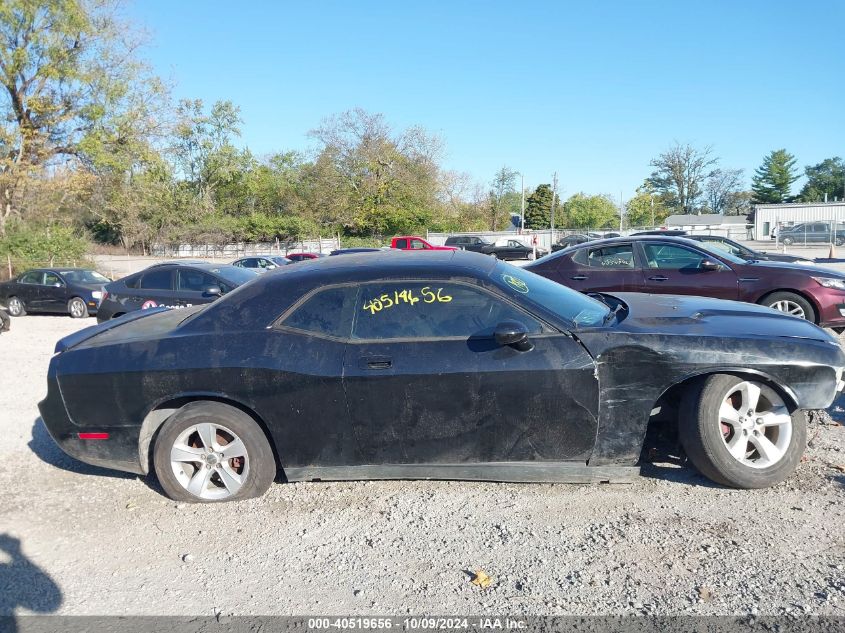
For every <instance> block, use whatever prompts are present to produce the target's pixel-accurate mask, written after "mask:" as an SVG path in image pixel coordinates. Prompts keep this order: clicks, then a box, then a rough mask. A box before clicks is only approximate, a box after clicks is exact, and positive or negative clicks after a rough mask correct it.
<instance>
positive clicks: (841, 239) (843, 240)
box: [833, 237, 845, 246]
mask: <svg viewBox="0 0 845 633" xmlns="http://www.w3.org/2000/svg"><path fill="white" fill-rule="evenodd" d="M833 243H834V245H835V246H842V245H843V244H845V237H837V238H835V239H834V240H833Z"/></svg>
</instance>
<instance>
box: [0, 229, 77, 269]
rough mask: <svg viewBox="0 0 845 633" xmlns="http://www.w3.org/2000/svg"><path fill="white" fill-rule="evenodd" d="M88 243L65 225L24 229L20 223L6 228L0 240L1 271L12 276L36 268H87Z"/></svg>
mask: <svg viewBox="0 0 845 633" xmlns="http://www.w3.org/2000/svg"><path fill="white" fill-rule="evenodd" d="M89 246H90V244H89V243H88V240H86V239H85V238H84V237H82V236H80V235H79V234H78V233H77V232H75V231H74V230H73V229H70V228H68V227H65V226H56V225H53V226H50V225H48V226H25V225H23V224H20V223H16V224H12V225H9V226H8V227H7V231H6V236H5V237H2V238H0V258H2V262H3V264H4V265H3V266H2V268H3V270H4V272H5V273H6V274H8V272H9V271H8V263H7V262H9V261H11V263H12V274H16V273H18V272H20V271H22V270H25V269H27V268H37V267H39V266H70V265H72V266H90V265H91V262H90V261H89V258H88V252H89Z"/></svg>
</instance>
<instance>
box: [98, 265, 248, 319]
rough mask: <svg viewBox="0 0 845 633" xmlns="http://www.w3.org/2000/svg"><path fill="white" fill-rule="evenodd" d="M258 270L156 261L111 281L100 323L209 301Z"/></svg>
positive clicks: (244, 280) (107, 289) (101, 306)
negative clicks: (145, 311) (163, 308)
mask: <svg viewBox="0 0 845 633" xmlns="http://www.w3.org/2000/svg"><path fill="white" fill-rule="evenodd" d="M257 276H258V273H256V272H254V271H252V270H249V269H247V268H238V267H237V266H232V265H230V264H223V265H220V266H218V265H216V264H184V263H172V264H156V265H155V266H150V267H149V268H147V269H145V270H142V271H141V272H139V273H135V274H134V275H129V276H128V277H124V278H123V279H119V280H118V281H115V282H113V283H110V284H108V285H107V286H106V287H105V289H104V292H103V299H102V301H101V302H100V309H99V311H98V312H97V322H99V323H102V322H103V321H108V320H109V319H113V318H115V317H119V316H121V315H123V314H126V313H127V312H133V311H135V310H146V309H148V308H157V307H165V308H187V307H190V306H193V305H198V304H202V303H210V302H212V301H214V300H215V299H217V298H218V297H219V296H220V295H224V294H226V293H227V292H230V291H232V290H234V289H235V288H237V287H238V286H240V285H243V284H245V283H246V282H248V281H251V280H253V279H255V278H256V277H257Z"/></svg>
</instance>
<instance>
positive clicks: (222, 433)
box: [170, 422, 249, 500]
mask: <svg viewBox="0 0 845 633" xmlns="http://www.w3.org/2000/svg"><path fill="white" fill-rule="evenodd" d="M170 466H171V468H172V469H173V474H174V475H175V476H176V479H177V481H178V482H179V483H180V484H181V485H182V487H183V488H185V490H187V491H188V492H189V493H191V494H192V495H194V496H195V497H199V498H200V499H211V500H221V499H227V498H229V497H232V496H234V495H235V494H237V492H238V490H240V489H241V486H243V485H244V483H245V482H246V480H247V477H248V476H249V455H247V451H246V446H244V443H243V442H242V441H241V439H240V438H239V437H238V436H237V435H235V433H233V432H232V431H231V430H230V429H228V428H226V427H225V426H221V425H219V424H213V423H211V422H203V423H200V424H195V425H193V426H189V427H188V428H187V429H185V430H184V431H182V432H181V433H180V434H179V436H178V437H177V438H176V441H175V442H173V446H172V447H171V448H170Z"/></svg>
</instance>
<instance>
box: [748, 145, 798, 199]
mask: <svg viewBox="0 0 845 633" xmlns="http://www.w3.org/2000/svg"><path fill="white" fill-rule="evenodd" d="M798 178H799V175H798V172H797V171H796V169H795V157H794V156H793V155H792V154H790V153H789V152H787V151H786V150H785V149H777V150H772V151H771V152H770V153H769V155H768V156H766V157H765V158H764V159H763V164H762V165H760V167H758V168H757V169H756V171H755V172H754V176H753V178H752V179H751V190H752V192H753V193H754V202H760V203H764V204H766V203H767V204H778V203H781V202H789V201H790V191H791V189H792V183H794V182H795V181H796V180H798Z"/></svg>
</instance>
